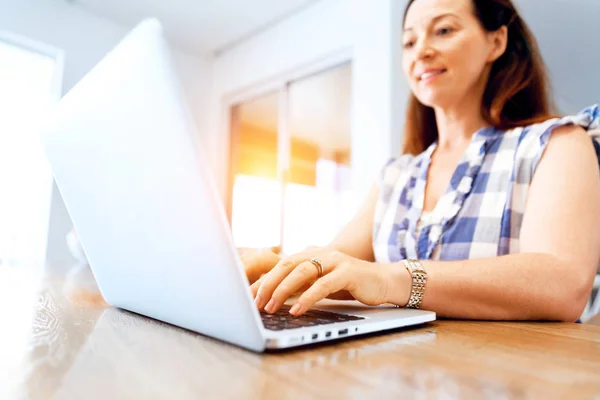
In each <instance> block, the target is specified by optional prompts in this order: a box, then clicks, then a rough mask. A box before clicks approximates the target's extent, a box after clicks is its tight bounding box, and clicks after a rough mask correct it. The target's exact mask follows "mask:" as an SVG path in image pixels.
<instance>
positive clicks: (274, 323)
mask: <svg viewBox="0 0 600 400" xmlns="http://www.w3.org/2000/svg"><path fill="white" fill-rule="evenodd" d="M290 308H291V307H290V306H287V305H285V304H284V305H283V306H282V307H281V308H280V309H279V310H278V311H277V312H275V313H273V314H269V313H268V312H266V311H264V310H263V311H261V312H260V316H261V318H262V321H263V325H264V326H265V328H267V329H270V330H273V331H281V330H284V329H296V328H304V327H306V326H316V325H325V324H334V323H336V322H346V321H358V320H361V319H364V317H357V316H354V315H348V314H339V313H335V312H331V311H321V310H308V311H307V312H305V313H304V314H302V315H301V316H299V317H294V316H292V315H291V314H290V313H289V311H290Z"/></svg>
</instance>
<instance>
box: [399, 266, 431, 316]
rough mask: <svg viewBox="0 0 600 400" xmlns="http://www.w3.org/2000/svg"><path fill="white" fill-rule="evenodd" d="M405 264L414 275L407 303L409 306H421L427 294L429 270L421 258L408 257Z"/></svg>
mask: <svg viewBox="0 0 600 400" xmlns="http://www.w3.org/2000/svg"><path fill="white" fill-rule="evenodd" d="M404 265H405V266H406V269H407V270H408V273H409V274H410V276H411V277H412V288H411V291H410V299H408V303H407V304H406V307H407V308H419V307H421V302H422V301H423V295H424V294H425V284H426V283H427V271H425V268H424V267H423V264H421V262H420V261H419V260H413V259H406V260H404Z"/></svg>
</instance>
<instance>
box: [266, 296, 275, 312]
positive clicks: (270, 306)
mask: <svg viewBox="0 0 600 400" xmlns="http://www.w3.org/2000/svg"><path fill="white" fill-rule="evenodd" d="M274 307H275V299H271V300H269V302H268V303H267V306H266V307H265V311H267V312H272V311H273V308H274Z"/></svg>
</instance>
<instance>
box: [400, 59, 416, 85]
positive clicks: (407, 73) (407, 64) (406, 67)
mask: <svg viewBox="0 0 600 400" xmlns="http://www.w3.org/2000/svg"><path fill="white" fill-rule="evenodd" d="M411 64H412V60H411V58H410V56H409V55H406V53H403V55H402V71H403V72H404V78H405V79H406V82H407V83H408V86H409V87H410V89H411V91H412V92H414V91H415V89H416V82H415V81H414V79H413V78H412V76H411V73H412V71H411Z"/></svg>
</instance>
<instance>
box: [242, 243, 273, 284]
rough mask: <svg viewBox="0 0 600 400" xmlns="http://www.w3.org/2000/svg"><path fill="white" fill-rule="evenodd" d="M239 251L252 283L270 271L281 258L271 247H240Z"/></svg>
mask: <svg viewBox="0 0 600 400" xmlns="http://www.w3.org/2000/svg"><path fill="white" fill-rule="evenodd" d="M238 253H239V255H240V259H241V261H242V264H244V269H245V270H246V276H247V277H248V281H249V282H250V284H252V283H254V282H256V281H257V280H258V279H259V278H260V277H261V276H262V275H263V274H266V273H267V272H269V271H270V270H271V269H273V267H274V266H275V265H277V263H278V262H279V261H280V260H281V257H280V256H278V255H277V254H275V253H273V252H272V251H271V250H269V249H249V248H239V249H238Z"/></svg>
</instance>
